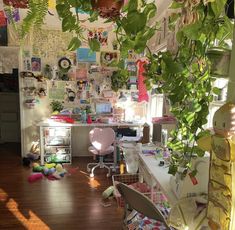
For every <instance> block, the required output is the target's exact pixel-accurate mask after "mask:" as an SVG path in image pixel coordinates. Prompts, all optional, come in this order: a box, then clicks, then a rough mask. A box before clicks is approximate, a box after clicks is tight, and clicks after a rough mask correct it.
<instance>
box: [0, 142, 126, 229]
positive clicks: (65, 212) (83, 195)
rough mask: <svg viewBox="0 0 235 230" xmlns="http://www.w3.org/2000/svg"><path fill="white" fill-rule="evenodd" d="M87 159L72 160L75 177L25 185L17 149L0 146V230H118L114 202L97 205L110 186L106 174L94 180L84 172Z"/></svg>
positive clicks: (25, 174) (118, 211)
mask: <svg viewBox="0 0 235 230" xmlns="http://www.w3.org/2000/svg"><path fill="white" fill-rule="evenodd" d="M90 160H91V159H87V158H77V159H76V158H75V159H74V160H73V164H72V167H74V168H76V167H78V170H77V171H76V172H75V173H72V174H71V175H70V176H68V175H67V176H65V177H64V178H62V179H61V180H58V181H49V180H47V179H46V178H44V179H43V180H40V181H36V182H34V183H29V182H28V181H27V178H28V176H29V175H30V173H31V169H30V168H25V167H23V166H22V161H21V157H20V145H16V144H10V145H9V144H1V145H0V229H11V230H18V229H19V230H20V229H30V230H41V229H42V230H44V229H53V230H60V229H63V230H70V229H71V230H73V229H78V230H80V229H81V230H83V229H84V230H93V229H94V230H101V229H102V230H106V229H107V230H120V229H122V228H121V219H122V212H123V210H122V209H121V208H118V207H117V204H116V201H115V200H114V199H113V200H110V202H111V206H110V207H103V206H102V205H101V194H102V192H103V191H104V190H105V189H106V188H107V187H108V186H109V185H111V183H112V182H111V178H106V171H102V169H100V170H98V171H97V173H96V177H95V178H94V180H91V179H90V178H89V175H88V174H87V172H86V164H87V162H88V161H90Z"/></svg>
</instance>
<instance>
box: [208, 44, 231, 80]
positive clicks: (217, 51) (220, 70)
mask: <svg viewBox="0 0 235 230" xmlns="http://www.w3.org/2000/svg"><path fill="white" fill-rule="evenodd" d="M207 56H208V59H209V61H210V63H211V72H210V74H211V75H213V76H215V77H222V78H227V77H228V74H229V63H230V56H231V50H229V49H225V48H222V47H212V48H210V49H208V51H207Z"/></svg>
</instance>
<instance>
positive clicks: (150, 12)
mask: <svg viewBox="0 0 235 230" xmlns="http://www.w3.org/2000/svg"><path fill="white" fill-rule="evenodd" d="M156 11H157V6H156V5H155V4H154V3H149V4H147V5H146V7H145V8H144V11H143V13H144V14H145V15H147V19H150V18H152V17H154V16H155V15H156Z"/></svg>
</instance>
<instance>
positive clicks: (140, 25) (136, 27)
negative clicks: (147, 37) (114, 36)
mask: <svg viewBox="0 0 235 230" xmlns="http://www.w3.org/2000/svg"><path fill="white" fill-rule="evenodd" d="M146 21H147V16H146V15H145V14H143V13H139V12H137V11H132V12H130V13H128V15H127V18H126V20H125V21H123V22H124V24H123V28H124V30H125V32H126V33H127V34H137V33H138V32H139V31H141V30H143V29H144V27H145V25H146Z"/></svg>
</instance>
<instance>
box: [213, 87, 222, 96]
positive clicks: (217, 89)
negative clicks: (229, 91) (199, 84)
mask: <svg viewBox="0 0 235 230" xmlns="http://www.w3.org/2000/svg"><path fill="white" fill-rule="evenodd" d="M212 92H213V93H214V94H216V95H219V94H220V93H221V89H220V88H218V87H214V88H213V89H212Z"/></svg>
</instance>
